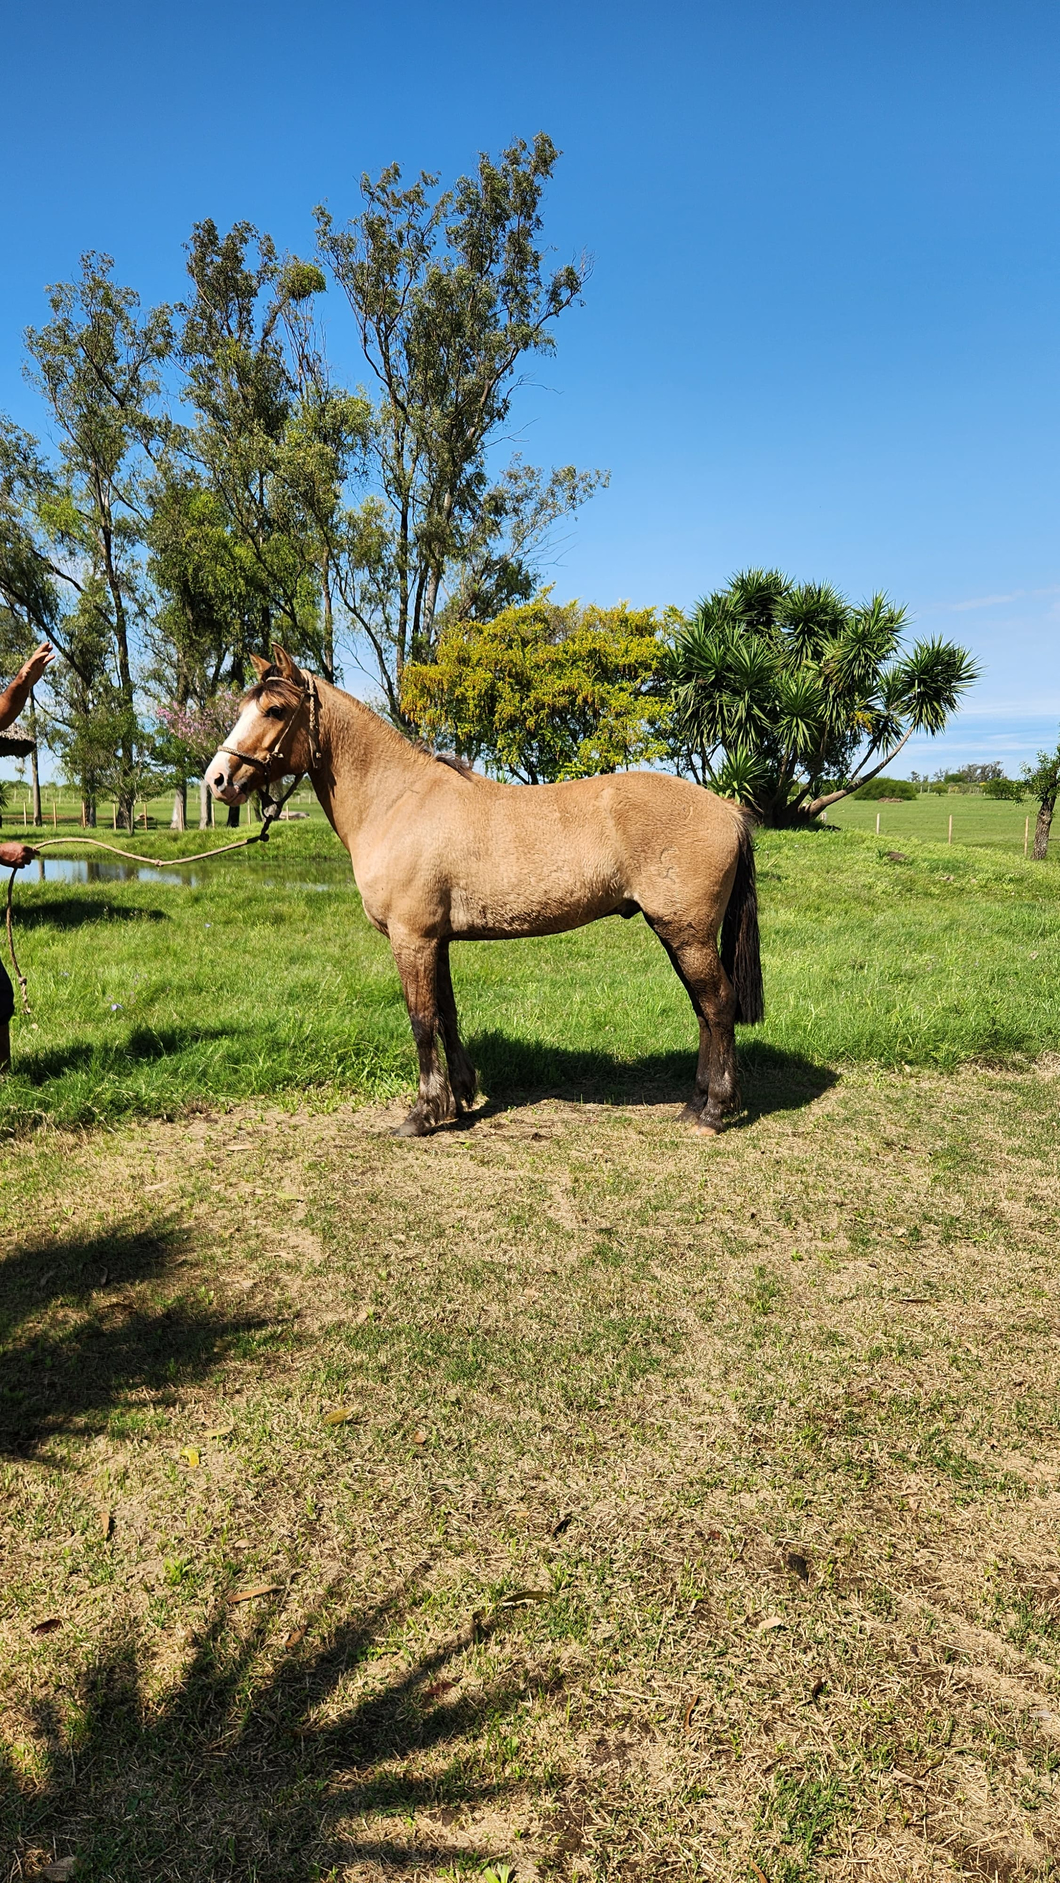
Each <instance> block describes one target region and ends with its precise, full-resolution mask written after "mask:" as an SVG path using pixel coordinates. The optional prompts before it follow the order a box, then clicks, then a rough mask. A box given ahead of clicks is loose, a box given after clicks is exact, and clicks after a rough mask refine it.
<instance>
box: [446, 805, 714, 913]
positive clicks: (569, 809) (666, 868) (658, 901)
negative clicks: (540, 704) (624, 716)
mask: <svg viewBox="0 0 1060 1883" xmlns="http://www.w3.org/2000/svg"><path fill="white" fill-rule="evenodd" d="M446 795H447V796H449V794H448V793H447V794H446ZM451 805H452V812H451V821H449V820H447V822H449V828H448V830H447V833H446V836H447V864H446V870H447V874H448V875H449V879H450V882H451V915H452V922H453V932H454V933H457V934H466V935H477V936H488V935H499V934H513V933H537V934H540V933H544V932H547V931H557V930H560V929H565V928H577V927H580V926H581V925H582V924H583V923H585V922H591V921H595V920H597V919H598V918H599V917H601V916H603V915H609V914H612V913H615V912H621V913H630V912H631V909H632V908H633V907H635V908H640V909H643V910H644V912H645V914H646V915H648V916H651V917H655V916H659V917H661V918H669V917H672V916H683V917H685V918H686V919H688V920H690V921H692V922H694V923H696V924H697V925H698V924H702V923H706V924H708V925H709V924H711V923H713V922H714V921H716V920H720V916H721V912H722V910H723V909H724V905H725V901H726V899H727V896H728V890H729V887H730V885H731V883H732V879H733V874H734V871H735V867H736V858H737V854H738V850H739V841H740V824H741V814H740V812H739V811H738V810H737V809H736V807H735V806H734V805H732V804H729V803H726V802H725V801H724V800H723V799H720V798H717V797H714V796H713V795H712V794H711V793H710V792H707V791H704V790H702V789H701V788H700V786H698V785H694V784H691V783H689V782H688V780H687V779H682V778H675V777H673V776H672V775H670V774H669V773H666V772H616V773H608V774H606V775H604V776H601V777H595V778H581V779H572V780H570V781H569V782H567V783H564V784H556V785H522V786H520V785H492V786H491V785H487V786H486V788H485V789H484V790H482V791H481V792H479V791H476V792H475V793H474V796H473V798H472V797H465V798H464V800H463V801H462V802H461V801H459V800H456V799H451Z"/></svg>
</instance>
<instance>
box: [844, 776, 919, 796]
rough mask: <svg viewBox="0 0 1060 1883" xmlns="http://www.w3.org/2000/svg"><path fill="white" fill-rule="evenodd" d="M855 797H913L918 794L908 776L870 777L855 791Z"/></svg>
mask: <svg viewBox="0 0 1060 1883" xmlns="http://www.w3.org/2000/svg"><path fill="white" fill-rule="evenodd" d="M854 796H855V797H856V798H915V797H918V796H919V793H918V791H917V788H916V786H915V785H914V784H910V782H909V779H908V778H871V779H870V780H869V782H868V784H867V785H862V787H861V789H860V791H855V793H854Z"/></svg>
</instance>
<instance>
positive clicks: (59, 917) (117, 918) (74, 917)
mask: <svg viewBox="0 0 1060 1883" xmlns="http://www.w3.org/2000/svg"><path fill="white" fill-rule="evenodd" d="M171 919H172V918H171V917H170V916H168V915H167V914H166V912H165V910H164V909H140V908H129V907H128V906H127V905H125V904H124V903H120V902H111V901H110V900H109V898H108V897H106V896H51V895H48V893H47V891H46V890H45V891H44V892H43V893H42V894H41V895H40V897H39V899H38V898H34V899H32V900H31V899H30V898H29V897H26V896H23V897H18V896H17V895H16V897H15V903H14V915H13V920H14V929H15V938H16V942H17V938H18V931H19V929H20V928H85V927H87V925H88V924H89V923H92V922H168V921H170V920H171Z"/></svg>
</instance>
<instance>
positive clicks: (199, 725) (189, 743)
mask: <svg viewBox="0 0 1060 1883" xmlns="http://www.w3.org/2000/svg"><path fill="white" fill-rule="evenodd" d="M242 697H243V696H242V694H241V693H240V692H239V691H238V690H237V688H235V687H223V688H222V689H221V690H220V691H219V692H217V693H215V694H214V696H213V698H212V699H211V700H207V702H206V704H205V705H204V706H190V705H189V706H176V705H169V706H160V707H158V709H157V716H158V723H159V727H160V729H161V736H160V738H159V741H158V745H159V756H160V758H162V760H163V762H164V763H166V764H167V765H168V766H169V767H170V769H171V770H172V772H173V773H174V774H175V775H176V781H177V782H176V793H175V796H174V801H173V820H172V821H173V829H174V830H183V829H184V826H185V822H186V818H187V780H188V778H189V777H193V776H195V775H196V774H200V775H201V773H202V771H203V769H204V767H205V766H206V765H207V764H208V762H209V760H210V759H211V758H212V757H213V755H214V753H215V752H216V750H217V748H218V746H219V745H220V744H221V742H222V740H223V739H224V738H225V736H226V734H227V733H229V732H231V730H232V727H233V726H234V725H235V722H236V720H237V719H238V717H239V704H240V701H241V699H242ZM238 816H239V813H238V810H237V812H236V818H235V820H234V821H238ZM210 821H211V819H210V796H209V792H208V790H207V786H206V782H205V780H203V782H202V784H201V785H200V787H199V829H200V830H205V829H206V828H207V826H208V825H209V823H210ZM229 821H230V822H231V821H233V820H232V818H231V815H230V818H229Z"/></svg>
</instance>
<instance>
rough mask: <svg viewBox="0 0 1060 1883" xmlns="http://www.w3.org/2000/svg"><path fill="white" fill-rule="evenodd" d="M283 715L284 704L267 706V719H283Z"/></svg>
mask: <svg viewBox="0 0 1060 1883" xmlns="http://www.w3.org/2000/svg"><path fill="white" fill-rule="evenodd" d="M283 716H284V713H283V707H282V706H266V708H265V717H266V719H282V718H283Z"/></svg>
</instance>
